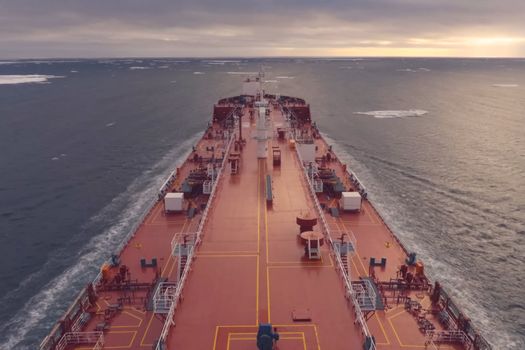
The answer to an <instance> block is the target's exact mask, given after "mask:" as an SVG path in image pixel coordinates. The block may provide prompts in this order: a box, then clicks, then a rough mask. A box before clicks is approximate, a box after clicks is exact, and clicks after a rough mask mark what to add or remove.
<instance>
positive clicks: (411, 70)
mask: <svg viewBox="0 0 525 350" xmlns="http://www.w3.org/2000/svg"><path fill="white" fill-rule="evenodd" d="M396 71H397V72H409V73H417V72H430V69H428V68H415V69H412V68H401V69H396Z"/></svg>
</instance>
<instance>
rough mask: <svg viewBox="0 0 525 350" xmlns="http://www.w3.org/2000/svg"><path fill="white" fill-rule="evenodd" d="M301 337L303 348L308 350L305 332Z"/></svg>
mask: <svg viewBox="0 0 525 350" xmlns="http://www.w3.org/2000/svg"><path fill="white" fill-rule="evenodd" d="M301 339H303V350H306V338H305V337H304V332H303V334H302V335H301Z"/></svg>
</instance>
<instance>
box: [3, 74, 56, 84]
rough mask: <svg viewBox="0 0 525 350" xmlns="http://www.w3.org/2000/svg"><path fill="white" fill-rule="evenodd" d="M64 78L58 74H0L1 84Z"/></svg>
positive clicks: (39, 81) (43, 81)
mask: <svg viewBox="0 0 525 350" xmlns="http://www.w3.org/2000/svg"><path fill="white" fill-rule="evenodd" d="M53 78H64V77H63V76H58V75H40V74H28V75H0V85H2V84H24V83H47V82H48V79H53Z"/></svg>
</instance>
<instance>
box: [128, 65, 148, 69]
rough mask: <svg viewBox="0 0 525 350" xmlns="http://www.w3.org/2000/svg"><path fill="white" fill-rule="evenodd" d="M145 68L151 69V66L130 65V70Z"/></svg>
mask: <svg viewBox="0 0 525 350" xmlns="http://www.w3.org/2000/svg"><path fill="white" fill-rule="evenodd" d="M143 69H151V67H144V66H131V67H129V70H143Z"/></svg>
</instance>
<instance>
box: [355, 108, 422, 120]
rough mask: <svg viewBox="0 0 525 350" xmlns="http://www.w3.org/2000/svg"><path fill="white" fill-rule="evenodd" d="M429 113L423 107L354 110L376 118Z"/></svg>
mask: <svg viewBox="0 0 525 350" xmlns="http://www.w3.org/2000/svg"><path fill="white" fill-rule="evenodd" d="M427 113H428V111H425V110H422V109H408V110H390V111H369V112H354V114H363V115H369V116H372V117H374V118H379V119H387V118H407V117H421V116H423V115H425V114H427Z"/></svg>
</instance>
